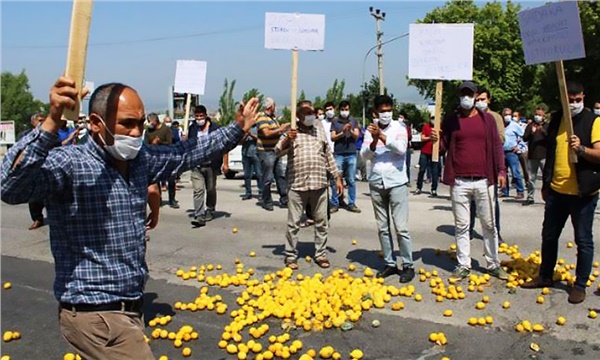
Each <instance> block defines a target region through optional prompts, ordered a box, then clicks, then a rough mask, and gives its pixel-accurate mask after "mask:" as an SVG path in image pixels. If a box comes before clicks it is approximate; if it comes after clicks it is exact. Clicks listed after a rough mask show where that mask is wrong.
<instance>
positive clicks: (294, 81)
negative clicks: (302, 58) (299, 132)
mask: <svg viewBox="0 0 600 360" xmlns="http://www.w3.org/2000/svg"><path fill="white" fill-rule="evenodd" d="M297 90H298V49H294V50H292V94H291V95H292V96H291V98H292V104H291V106H292V119H291V121H292V129H295V128H296V126H297V125H296V92H297Z"/></svg>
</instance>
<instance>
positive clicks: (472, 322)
mask: <svg viewBox="0 0 600 360" xmlns="http://www.w3.org/2000/svg"><path fill="white" fill-rule="evenodd" d="M469 325H477V318H474V317H472V318H469Z"/></svg>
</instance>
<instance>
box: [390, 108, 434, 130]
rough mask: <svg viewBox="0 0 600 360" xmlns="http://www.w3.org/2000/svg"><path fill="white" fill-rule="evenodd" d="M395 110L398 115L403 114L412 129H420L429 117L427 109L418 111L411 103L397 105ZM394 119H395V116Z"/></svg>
mask: <svg viewBox="0 0 600 360" xmlns="http://www.w3.org/2000/svg"><path fill="white" fill-rule="evenodd" d="M395 110H396V112H397V114H398V115H399V114H403V115H404V117H405V118H406V119H408V122H409V124H410V125H411V126H412V127H413V128H414V129H420V128H421V127H422V126H423V124H425V123H426V122H427V121H428V120H429V117H430V116H431V114H429V111H427V109H419V108H418V107H417V106H416V105H415V104H412V103H401V104H397V105H396V109H395ZM394 117H397V115H395V116H394Z"/></svg>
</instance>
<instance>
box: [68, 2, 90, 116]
mask: <svg viewBox="0 0 600 360" xmlns="http://www.w3.org/2000/svg"><path fill="white" fill-rule="evenodd" d="M93 4H94V3H93V1H92V0H73V11H72V13H71V29H70V31H69V49H68V51H67V66H66V69H65V76H67V77H69V78H71V79H73V80H74V81H75V88H76V89H77V92H78V93H79V96H78V97H79V100H78V101H77V102H76V105H75V108H74V109H72V110H71V109H65V111H64V116H65V118H67V119H68V120H73V121H76V120H77V119H78V117H79V109H80V107H81V91H82V90H83V77H84V74H85V58H86V55H87V45H88V38H89V34H90V24H91V22H92V7H93Z"/></svg>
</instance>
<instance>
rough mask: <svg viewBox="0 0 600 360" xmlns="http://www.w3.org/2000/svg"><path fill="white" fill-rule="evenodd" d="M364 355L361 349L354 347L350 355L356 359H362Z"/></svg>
mask: <svg viewBox="0 0 600 360" xmlns="http://www.w3.org/2000/svg"><path fill="white" fill-rule="evenodd" d="M363 356H364V354H363V352H362V350H360V349H354V350H352V352H350V357H351V358H352V359H354V360H360V359H362V358H363Z"/></svg>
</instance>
